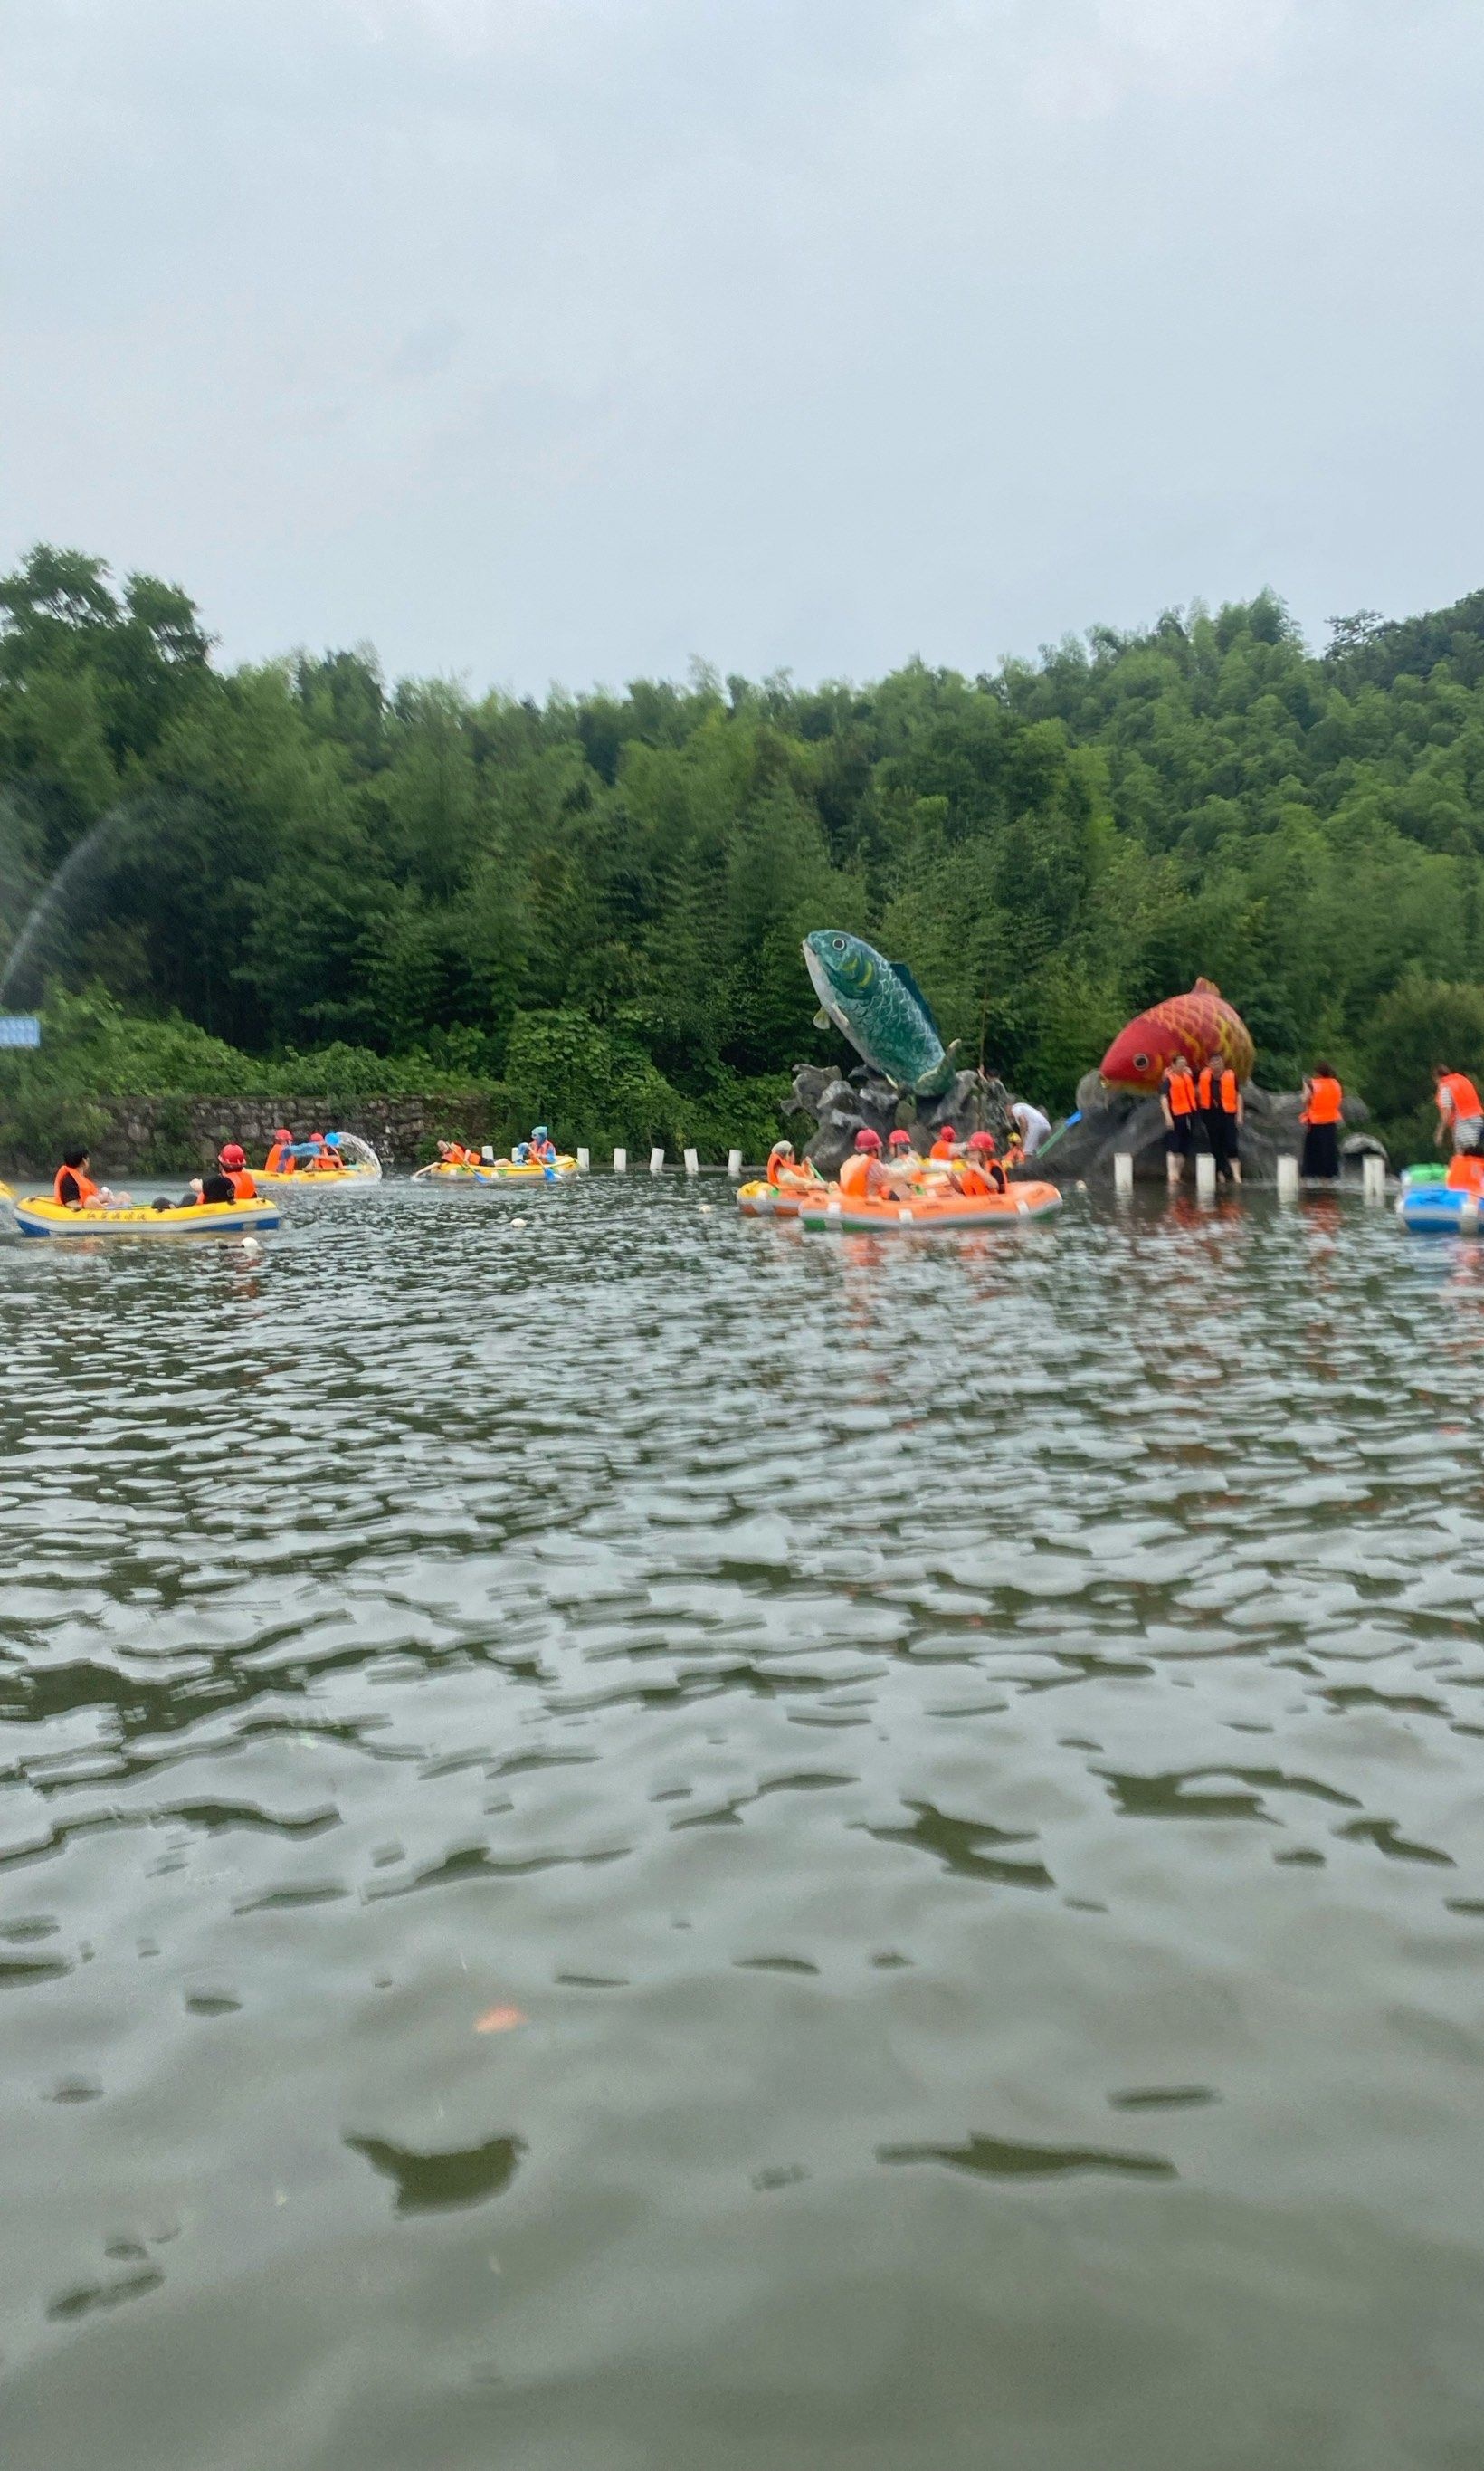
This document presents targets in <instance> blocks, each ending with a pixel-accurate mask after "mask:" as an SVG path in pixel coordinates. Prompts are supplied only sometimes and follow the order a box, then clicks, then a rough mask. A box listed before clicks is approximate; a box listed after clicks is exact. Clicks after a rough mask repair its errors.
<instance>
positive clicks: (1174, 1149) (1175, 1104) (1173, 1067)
mask: <svg viewBox="0 0 1484 2471" xmlns="http://www.w3.org/2000/svg"><path fill="white" fill-rule="evenodd" d="M1160 1113H1161V1115H1162V1116H1163V1117H1164V1118H1165V1172H1166V1176H1167V1177H1168V1179H1169V1183H1170V1186H1171V1188H1173V1187H1174V1186H1175V1185H1177V1184H1179V1183H1181V1182H1182V1181H1183V1180H1184V1177H1185V1168H1186V1161H1187V1159H1188V1158H1189V1157H1190V1154H1191V1151H1192V1150H1193V1149H1194V1147H1195V1075H1194V1073H1193V1072H1192V1071H1191V1070H1190V1065H1189V1064H1188V1062H1187V1061H1186V1058H1185V1057H1184V1056H1183V1055H1177V1056H1176V1057H1175V1058H1174V1060H1173V1062H1172V1063H1171V1064H1170V1066H1169V1068H1168V1070H1167V1071H1166V1074H1165V1078H1164V1080H1163V1081H1162V1082H1161V1084H1160Z"/></svg>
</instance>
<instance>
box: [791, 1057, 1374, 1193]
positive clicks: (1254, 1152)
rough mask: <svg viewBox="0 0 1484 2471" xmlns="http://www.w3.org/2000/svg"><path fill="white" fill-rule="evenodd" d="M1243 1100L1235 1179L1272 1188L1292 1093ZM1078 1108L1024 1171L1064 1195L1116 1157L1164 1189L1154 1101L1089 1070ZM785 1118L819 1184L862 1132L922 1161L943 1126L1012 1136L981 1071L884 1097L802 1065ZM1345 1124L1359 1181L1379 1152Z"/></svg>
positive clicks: (1293, 1140) (1294, 1147)
mask: <svg viewBox="0 0 1484 2471" xmlns="http://www.w3.org/2000/svg"><path fill="white" fill-rule="evenodd" d="M1242 1098H1243V1102H1244V1104H1245V1107H1246V1118H1245V1120H1244V1122H1243V1125H1242V1134H1241V1155H1242V1181H1243V1182H1244V1183H1245V1184H1275V1183H1276V1182H1277V1180H1278V1162H1279V1160H1280V1158H1298V1157H1300V1156H1301V1155H1302V1152H1303V1148H1304V1127H1303V1125H1302V1124H1301V1123H1300V1121H1299V1108H1300V1105H1301V1103H1302V1101H1301V1099H1300V1096H1299V1093H1298V1092H1297V1091H1296V1090H1286V1091H1271V1090H1260V1089H1259V1088H1258V1086H1257V1084H1256V1082H1251V1083H1249V1085H1248V1087H1247V1088H1246V1089H1245V1090H1244V1091H1243V1093H1242ZM1077 1105H1078V1108H1079V1110H1080V1117H1079V1120H1078V1121H1077V1122H1075V1123H1072V1122H1071V1121H1070V1120H1069V1121H1068V1122H1067V1123H1066V1125H1065V1126H1063V1127H1060V1128H1058V1129H1057V1130H1056V1131H1055V1132H1054V1133H1053V1135H1052V1137H1051V1140H1050V1141H1049V1142H1048V1143H1046V1144H1044V1145H1043V1148H1042V1151H1041V1153H1040V1156H1039V1157H1038V1158H1036V1159H1035V1160H1034V1161H1031V1162H1027V1165H1026V1166H1025V1169H1024V1172H1025V1173H1026V1174H1028V1175H1034V1176H1040V1175H1043V1174H1044V1175H1046V1176H1047V1177H1048V1178H1049V1179H1050V1181H1051V1182H1052V1183H1054V1184H1059V1185H1062V1186H1064V1187H1066V1186H1071V1185H1075V1184H1107V1185H1110V1186H1111V1185H1112V1183H1113V1180H1114V1165H1113V1163H1114V1160H1115V1158H1117V1157H1118V1156H1119V1153H1120V1152H1122V1153H1124V1154H1126V1155H1128V1156H1130V1157H1132V1159H1133V1162H1134V1175H1135V1178H1136V1180H1137V1181H1138V1182H1139V1183H1141V1184H1144V1183H1149V1184H1155V1183H1158V1184H1163V1183H1164V1182H1165V1179H1166V1164H1165V1162H1166V1148H1165V1118H1164V1116H1163V1114H1162V1113H1161V1110H1160V1102H1159V1100H1158V1099H1157V1098H1135V1097H1131V1096H1128V1095H1126V1094H1123V1093H1120V1092H1119V1091H1108V1090H1104V1088H1103V1085H1102V1082H1101V1080H1100V1079H1099V1077H1098V1075H1097V1074H1096V1073H1095V1072H1089V1073H1087V1074H1085V1075H1084V1077H1083V1079H1082V1080H1081V1082H1080V1083H1079V1084H1078V1087H1077ZM784 1112H785V1114H786V1115H791V1116H804V1117H810V1118H813V1121H814V1123H815V1125H816V1126H817V1128H818V1129H817V1130H816V1132H815V1133H814V1134H813V1138H812V1140H811V1141H809V1142H808V1144H807V1145H806V1147H805V1150H804V1156H805V1157H806V1158H808V1159H812V1160H813V1164H814V1165H815V1166H816V1167H817V1168H818V1169H819V1172H820V1174H821V1175H828V1176H835V1175H838V1173H839V1171H840V1168H841V1166H842V1165H844V1162H845V1160H846V1159H847V1158H848V1157H849V1156H850V1153H851V1151H852V1150H853V1149H854V1147H855V1144H856V1135H857V1134H858V1133H859V1132H860V1131H861V1130H862V1129H863V1128H864V1127H866V1126H869V1127H870V1129H871V1131H872V1132H874V1133H879V1134H880V1135H881V1139H882V1142H883V1146H884V1144H885V1142H886V1140H887V1137H888V1135H889V1134H890V1133H892V1132H893V1131H895V1130H896V1128H897V1127H898V1126H899V1125H900V1126H901V1127H902V1128H903V1129H904V1130H905V1131H907V1132H908V1133H909V1134H910V1135H911V1137H912V1146H913V1148H914V1149H917V1150H919V1151H922V1152H924V1153H926V1152H927V1151H928V1150H929V1149H930V1148H931V1146H932V1142H933V1139H934V1137H935V1135H936V1133H937V1131H938V1129H939V1127H940V1126H941V1125H943V1124H952V1125H953V1126H954V1130H955V1132H957V1133H958V1134H960V1135H961V1136H967V1135H968V1134H970V1133H977V1132H980V1131H983V1132H987V1133H993V1134H994V1136H995V1139H996V1141H999V1143H1000V1144H1001V1148H1003V1146H1004V1145H1005V1143H1006V1142H1007V1141H1009V1139H1010V1137H1011V1135H1012V1133H1013V1132H1014V1131H1015V1130H1016V1126H1015V1124H1014V1121H1013V1119H1012V1118H1011V1115H1010V1100H1009V1093H1008V1092H1007V1090H1006V1089H1005V1085H1004V1083H1003V1082H1002V1081H996V1080H993V1079H991V1078H989V1077H988V1076H987V1075H985V1074H983V1073H980V1072H960V1073H958V1074H957V1075H956V1077H955V1078H954V1083H953V1085H952V1087H951V1088H950V1089H949V1090H947V1091H946V1092H945V1093H944V1094H943V1096H942V1097H941V1098H929V1099H922V1098H913V1097H912V1096H911V1095H910V1094H904V1093H903V1092H902V1091H900V1090H895V1089H893V1088H892V1085H891V1083H890V1082H889V1081H883V1080H882V1079H880V1078H879V1076H878V1075H877V1074H876V1073H874V1072H872V1071H870V1070H869V1069H868V1067H866V1066H865V1065H860V1066H859V1067H858V1068H857V1069H856V1071H853V1072H849V1073H843V1072H840V1071H836V1069H835V1068H834V1067H833V1066H830V1065H818V1064H801V1065H799V1066H797V1067H796V1068H795V1071H794V1075H793V1093H792V1096H791V1097H790V1098H789V1099H788V1100H787V1101H786V1102H785V1108H784ZM1344 1120H1345V1126H1346V1137H1345V1139H1344V1140H1343V1141H1341V1144H1340V1170H1341V1174H1342V1175H1343V1176H1346V1177H1349V1178H1352V1179H1354V1181H1355V1182H1356V1183H1358V1182H1359V1179H1360V1169H1361V1161H1362V1159H1364V1158H1365V1157H1366V1156H1367V1155H1370V1156H1378V1157H1380V1158H1382V1159H1384V1158H1385V1156H1386V1151H1385V1146H1384V1144H1383V1143H1382V1142H1380V1141H1377V1140H1376V1139H1375V1138H1374V1137H1373V1136H1372V1135H1371V1134H1369V1133H1366V1132H1363V1131H1362V1130H1361V1129H1360V1127H1361V1126H1362V1125H1364V1124H1366V1123H1368V1122H1369V1120H1370V1110H1369V1108H1368V1107H1367V1106H1366V1104H1365V1101H1364V1099H1362V1098H1347V1099H1346V1101H1345V1118H1344ZM1197 1138H1198V1139H1199V1136H1198V1137H1197ZM1043 1160H1044V1161H1045V1165H1044V1166H1043V1164H1042V1161H1043Z"/></svg>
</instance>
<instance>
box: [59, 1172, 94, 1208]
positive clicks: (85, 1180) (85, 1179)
mask: <svg viewBox="0 0 1484 2471" xmlns="http://www.w3.org/2000/svg"><path fill="white" fill-rule="evenodd" d="M63 1176H70V1177H71V1179H72V1182H73V1183H74V1184H75V1185H76V1186H77V1188H78V1199H79V1201H81V1202H83V1203H86V1202H89V1201H96V1200H97V1198H98V1187H97V1186H96V1184H95V1183H94V1182H93V1179H92V1177H91V1176H90V1175H87V1174H84V1172H83V1170H82V1167H80V1166H59V1168H58V1170H57V1174H56V1177H55V1179H54V1181H53V1184H52V1197H53V1199H54V1200H55V1201H57V1202H60V1201H61V1185H62V1178H63Z"/></svg>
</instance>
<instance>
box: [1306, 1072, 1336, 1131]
mask: <svg viewBox="0 0 1484 2471" xmlns="http://www.w3.org/2000/svg"><path fill="white" fill-rule="evenodd" d="M1344 1104H1345V1093H1344V1091H1343V1090H1342V1089H1341V1087H1340V1085H1339V1083H1338V1082H1337V1081H1336V1080H1335V1078H1334V1076H1333V1074H1332V1073H1330V1072H1321V1073H1318V1074H1317V1075H1316V1076H1315V1078H1314V1079H1313V1080H1312V1081H1310V1083H1309V1085H1308V1105H1307V1107H1306V1108H1305V1110H1304V1113H1303V1116H1302V1118H1301V1119H1300V1120H1301V1121H1302V1122H1304V1123H1306V1124H1337V1123H1339V1122H1340V1121H1341V1114H1342V1110H1343V1108H1344Z"/></svg>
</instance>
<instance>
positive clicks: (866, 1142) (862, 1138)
mask: <svg viewBox="0 0 1484 2471" xmlns="http://www.w3.org/2000/svg"><path fill="white" fill-rule="evenodd" d="M881 1145H882V1137H881V1135H880V1133H873V1132H872V1130H871V1127H870V1125H869V1124H867V1126H866V1128H865V1130H864V1132H863V1133H858V1134H857V1135H856V1147H857V1149H858V1150H879V1149H880V1148H881Z"/></svg>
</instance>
